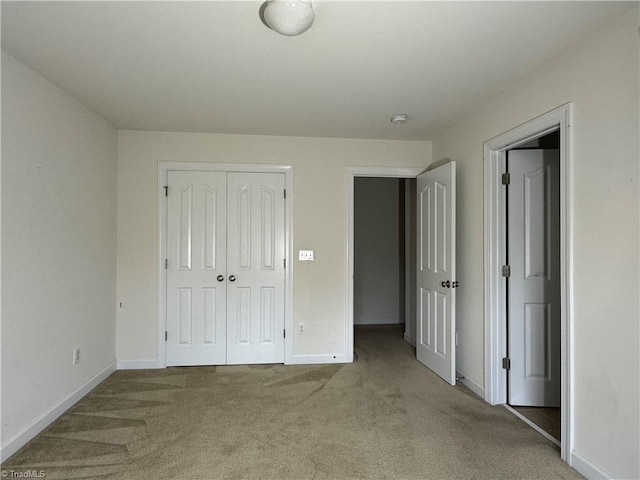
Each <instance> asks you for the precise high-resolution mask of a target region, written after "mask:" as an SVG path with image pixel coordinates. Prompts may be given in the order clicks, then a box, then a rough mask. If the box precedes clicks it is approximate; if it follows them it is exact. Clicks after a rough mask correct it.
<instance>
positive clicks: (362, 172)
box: [345, 167, 423, 362]
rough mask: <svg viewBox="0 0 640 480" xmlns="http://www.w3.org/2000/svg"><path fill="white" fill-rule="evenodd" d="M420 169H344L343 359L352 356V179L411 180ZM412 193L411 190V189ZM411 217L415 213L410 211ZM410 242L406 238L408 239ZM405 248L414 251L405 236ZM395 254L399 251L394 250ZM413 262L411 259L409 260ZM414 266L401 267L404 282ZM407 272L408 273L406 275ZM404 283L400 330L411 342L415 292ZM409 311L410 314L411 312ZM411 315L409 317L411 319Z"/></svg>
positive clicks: (406, 190) (408, 191)
mask: <svg viewBox="0 0 640 480" xmlns="http://www.w3.org/2000/svg"><path fill="white" fill-rule="evenodd" d="M422 171H423V168H394V167H349V168H348V169H347V198H346V200H347V201H346V207H347V257H346V259H345V261H346V264H347V270H346V294H345V296H346V312H345V316H346V320H347V322H346V323H347V324H346V328H345V360H346V361H347V362H352V361H354V359H355V356H354V330H355V322H354V305H355V303H354V267H355V261H354V258H355V242H354V240H355V229H354V226H355V183H356V179H357V178H360V177H369V178H395V179H400V178H404V179H412V180H413V181H414V182H415V178H416V177H417V176H418V174H420V172H422ZM414 193H415V192H414ZM411 194H412V192H411V189H410V188H405V191H404V195H405V198H408V197H409V196H410V195H411ZM410 215H412V212H411V211H410V210H409V211H408V210H407V209H405V212H404V216H405V218H406V217H407V216H410ZM413 216H414V217H415V215H413ZM410 223H411V222H410V221H407V220H405V225H407V224H410ZM409 242H410V240H409ZM405 251H415V248H413V247H412V246H411V245H410V244H407V239H405ZM398 255H400V253H399V252H398ZM413 263H415V262H413ZM412 269H415V266H413V267H412V266H411V265H410V266H409V268H408V269H406V270H405V278H406V280H405V282H410V281H411V278H415V271H414V270H412ZM409 276H410V277H409ZM407 285H408V283H405V294H406V296H405V307H404V311H405V317H406V318H407V319H408V322H406V323H405V328H406V330H405V331H404V334H403V335H404V338H405V340H406V341H407V342H408V343H412V344H415V323H412V321H413V322H415V313H413V314H412V313H411V312H415V293H414V294H413V297H411V295H412V293H411V290H412V288H410V287H409V288H407V287H406V286H407ZM412 315H413V316H412ZM412 319H413V320H412Z"/></svg>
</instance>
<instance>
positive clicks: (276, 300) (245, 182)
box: [227, 173, 284, 364]
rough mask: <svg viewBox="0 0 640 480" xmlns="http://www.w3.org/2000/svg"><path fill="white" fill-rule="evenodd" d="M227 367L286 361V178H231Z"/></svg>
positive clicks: (239, 175) (233, 175)
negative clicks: (228, 365)
mask: <svg viewBox="0 0 640 480" xmlns="http://www.w3.org/2000/svg"><path fill="white" fill-rule="evenodd" d="M227 185H228V186H227V188H228V197H227V198H228V216H229V222H228V237H227V238H228V244H227V245H228V253H227V272H228V280H229V283H228V284H227V289H228V294H227V299H228V314H227V339H228V341H227V363H228V364H243V363H282V362H284V175H282V174H279V173H264V174H254V173H248V174H247V173H229V177H228V184H227Z"/></svg>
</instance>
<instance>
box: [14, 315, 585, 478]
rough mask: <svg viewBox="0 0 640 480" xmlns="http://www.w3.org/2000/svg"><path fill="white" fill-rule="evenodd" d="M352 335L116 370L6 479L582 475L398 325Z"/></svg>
mask: <svg viewBox="0 0 640 480" xmlns="http://www.w3.org/2000/svg"><path fill="white" fill-rule="evenodd" d="M355 337H356V354H357V361H356V362H354V363H353V364H346V365H343V364H339V365H338V364H336V365H304V366H292V365H256V366H218V367H183V368H167V369H164V370H128V371H125V370H123V371H117V372H115V373H114V374H113V375H111V376H110V377H109V378H108V379H107V380H106V381H105V382H103V383H102V384H101V385H99V386H98V387H97V388H96V389H94V390H93V391H92V392H91V393H90V394H89V395H87V396H86V397H85V398H84V399H82V400H81V401H80V402H78V403H77V404H76V405H75V406H74V407H73V408H71V409H70V410H69V411H68V412H66V413H65V414H64V415H63V416H61V417H60V418H59V419H58V420H57V421H56V422H54V423H53V424H52V425H50V426H49V427H48V428H47V429H46V430H44V431H43V432H42V433H41V434H40V435H38V436H37V437H36V438H34V439H33V440H32V441H31V442H29V443H28V444H27V445H26V446H25V447H24V448H22V449H21V450H20V451H19V452H17V453H16V454H15V455H14V456H13V457H11V458H10V459H8V461H7V462H5V464H3V465H2V469H3V470H4V472H5V473H4V475H7V476H9V475H10V472H11V470H13V471H14V472H24V471H27V470H29V471H35V472H36V473H43V474H44V475H46V478H47V479H51V478H56V479H147V478H148V479H356V478H357V479H485V478H486V479H500V478H504V479H514V478H541V479H571V478H581V477H580V475H579V474H578V473H577V472H575V471H574V470H572V469H571V468H570V467H569V466H568V465H567V464H565V463H564V462H562V461H561V460H560V456H559V451H558V449H557V447H556V446H555V445H553V444H552V443H551V442H549V441H548V440H546V439H545V438H543V437H542V436H541V435H539V434H538V433H536V432H535V431H534V430H532V429H531V428H529V427H528V426H527V425H525V424H524V423H523V422H522V421H520V420H518V419H517V418H516V417H515V416H514V415H512V414H510V413H509V412H508V411H506V410H505V409H504V408H502V407H492V406H490V405H488V404H486V403H485V402H484V401H482V400H480V399H479V398H478V397H476V396H475V395H474V394H473V393H471V392H470V391H469V390H468V389H466V388H465V387H462V386H457V387H451V386H449V385H448V384H446V383H445V382H443V381H442V380H441V379H440V378H438V377H437V376H436V375H435V374H433V373H432V372H431V371H430V370H428V369H427V368H425V367H424V366H423V365H421V364H420V363H418V362H417V361H416V360H415V358H414V354H413V349H412V347H411V346H410V345H409V344H407V343H406V342H404V340H402V332H401V331H400V329H399V328H398V326H379V327H363V328H357V329H356V335H355ZM11 475H13V474H11ZM14 478H15V477H14Z"/></svg>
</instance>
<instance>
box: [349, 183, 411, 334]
mask: <svg viewBox="0 0 640 480" xmlns="http://www.w3.org/2000/svg"><path fill="white" fill-rule="evenodd" d="M399 182H400V180H399V179H397V178H367V177H356V178H355V179H354V203H353V210H354V222H353V223H354V228H353V232H354V241H353V251H354V256H353V323H355V324H357V325H368V324H392V323H400V273H401V272H400V256H399V252H400V231H399V228H400V225H399V218H398V216H399V214H400V210H399V208H400V206H399V201H398V200H399V195H400V189H399ZM403 301H404V298H403Z"/></svg>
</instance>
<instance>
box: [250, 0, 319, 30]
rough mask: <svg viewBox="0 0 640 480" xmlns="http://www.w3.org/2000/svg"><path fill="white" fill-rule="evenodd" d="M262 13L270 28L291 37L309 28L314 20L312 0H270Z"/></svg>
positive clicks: (262, 9)
mask: <svg viewBox="0 0 640 480" xmlns="http://www.w3.org/2000/svg"><path fill="white" fill-rule="evenodd" d="M260 14H261V17H262V20H263V22H264V23H265V25H267V26H268V27H269V28H270V29H272V30H275V31H276V32H278V33H281V34H282V35H286V36H289V37H291V36H294V35H300V34H301V33H304V32H306V31H307V30H309V28H311V25H313V20H314V14H313V8H311V1H310V0H268V1H266V2H265V3H263V4H262V7H261V8H260Z"/></svg>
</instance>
